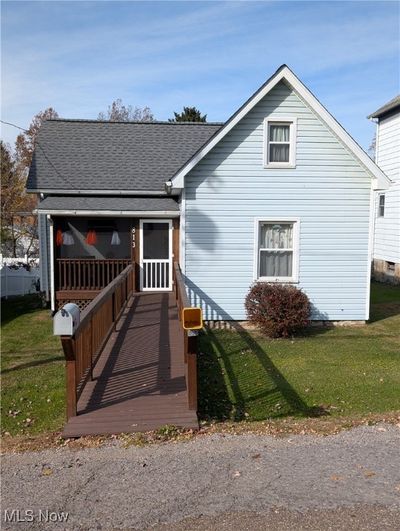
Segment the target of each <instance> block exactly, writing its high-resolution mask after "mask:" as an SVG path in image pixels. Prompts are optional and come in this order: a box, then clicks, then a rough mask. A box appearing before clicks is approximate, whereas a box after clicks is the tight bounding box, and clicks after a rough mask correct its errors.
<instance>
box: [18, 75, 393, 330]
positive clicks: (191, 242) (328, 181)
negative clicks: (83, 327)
mask: <svg viewBox="0 0 400 531" xmlns="http://www.w3.org/2000/svg"><path fill="white" fill-rule="evenodd" d="M39 141H40V143H41V145H42V146H43V149H44V150H45V152H46V156H47V158H46V157H44V156H43V153H42V152H41V151H39V150H38V151H37V153H36V154H35V157H34V161H33V165H32V168H31V173H30V177H29V181H28V189H29V191H31V192H34V193H39V194H41V197H42V201H41V203H40V204H39V207H38V212H39V214H40V226H41V252H42V255H41V263H42V289H43V290H44V291H45V292H46V293H47V297H48V299H49V300H50V301H51V302H52V307H53V309H55V308H56V307H57V306H58V305H60V304H61V303H63V302H65V301H66V300H77V301H79V303H80V304H83V303H82V301H84V300H86V299H87V300H89V299H90V298H93V296H94V295H95V294H96V293H98V290H99V289H101V288H102V287H103V284H104V282H105V281H104V274H103V273H102V271H103V270H104V271H106V267H109V264H110V263H111V262H112V263H114V264H117V265H118V263H119V262H118V261H121V264H122V265H121V266H120V267H122V266H123V264H124V263H128V262H132V261H133V262H134V263H135V264H136V271H137V289H138V290H148V291H154V290H157V291H160V290H170V289H172V283H173V276H172V269H173V267H172V262H173V261H176V262H179V263H180V266H181V269H182V272H183V273H184V276H185V278H186V282H187V286H188V290H189V293H190V296H191V298H192V301H193V302H195V303H196V304H198V305H201V306H202V308H203V310H204V318H205V319H206V320H210V321H214V320H245V319H246V314H245V309H244V300H245V297H246V294H247V292H248V290H249V287H250V285H251V284H252V283H253V282H255V281H259V282H279V283H291V284H294V285H296V286H298V287H299V288H301V289H303V290H304V291H305V292H306V293H307V295H308V296H309V298H310V300H311V302H312V306H313V319H315V320H331V321H364V320H366V319H368V318H369V285H370V273H371V257H372V241H373V233H372V227H373V223H372V217H373V214H372V209H371V205H372V199H373V195H374V193H375V191H376V190H385V189H387V188H388V186H389V183H390V180H389V179H388V177H387V176H386V175H385V174H384V173H383V171H382V170H380V169H379V168H378V167H377V166H376V164H375V163H374V162H373V161H372V160H371V159H370V158H369V157H368V155H367V154H366V153H365V152H364V151H363V150H362V149H361V148H360V146H359V145H358V144H357V143H356V142H355V141H354V140H353V139H352V138H351V137H350V135H349V134H348V133H347V132H346V131H345V130H344V129H343V128H342V127H341V126H340V124H339V123H338V122H337V121H336V120H335V119H334V118H333V117H332V116H331V115H330V114H329V112H328V111H327V110H326V109H325V108H324V107H323V106H322V105H321V103H320V102H319V101H318V100H317V99H316V98H315V96H314V95H313V94H312V93H311V92H310V91H309V90H308V89H307V88H306V87H305V86H304V84H303V83H302V82H301V81H300V80H299V79H298V78H297V77H296V76H295V75H294V73H293V72H292V71H291V70H290V69H289V68H288V67H287V66H285V65H283V66H281V67H280V68H279V69H278V70H277V71H276V72H275V74H274V75H273V76H272V77H271V78H270V79H268V80H267V82H266V83H265V84H264V85H263V86H262V87H261V88H260V89H259V90H257V92H256V93H255V94H253V95H252V96H251V97H250V98H249V100H248V101H246V102H245V103H244V104H243V106H242V107H240V109H238V110H237V111H236V112H235V113H234V114H233V116H232V117H231V118H230V119H229V120H228V121H227V122H226V123H224V124H199V123H197V124H190V123H187V124H184V123H180V124H173V123H172V124H171V123H160V122H153V123H140V124H139V123H110V122H108V123H107V122H106V123H104V122H98V121H92V122H90V121H68V120H55V121H49V122H46V123H45V125H44V126H43V128H42V130H41V132H40V137H39ZM49 160H51V161H52V165H50V164H49V162H48V161H49ZM53 166H54V167H53ZM54 168H57V172H56V171H55V169H54ZM89 231H92V232H91V234H92V236H93V234H94V235H95V236H94V239H93V238H92V236H89ZM71 238H72V239H71ZM90 238H92V240H91V239H90ZM118 242H119V243H118ZM82 263H83V264H84V266H82ZM107 263H108V265H107ZM79 264H80V265H79ZM95 264H100V265H95ZM82 267H85V268H86V269H85V271H86V270H87V271H89V272H88V274H87V279H86V280H85V281H83V273H82V271H83V269H82ZM96 267H97V268H100V269H96ZM118 267H119V266H118ZM74 268H75V269H74ZM117 270H118V268H117V269H116V270H115V271H117ZM96 271H100V273H96ZM78 273H79V275H78ZM96 275H97V276H96ZM102 275H103V276H102ZM105 276H106V280H107V278H109V277H107V274H106V275H105ZM77 279H78V280H77ZM88 279H89V280H88ZM93 279H94V280H93Z"/></svg>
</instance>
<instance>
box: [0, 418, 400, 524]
mask: <svg viewBox="0 0 400 531" xmlns="http://www.w3.org/2000/svg"><path fill="white" fill-rule="evenodd" d="M399 452H400V429H399V428H398V427H396V426H392V425H380V426H370V427H361V428H355V429H353V430H351V431H347V432H342V433H341V434H339V435H334V436H329V437H316V436H293V437H291V438H283V439H280V438H273V437H270V436H264V435H237V436H228V435H227V436H222V435H205V436H198V437H196V438H195V439H193V440H192V441H190V442H180V443H166V444H158V445H149V446H145V447H143V448H137V447H130V448H123V447H121V446H120V445H119V444H117V443H115V444H114V445H110V446H106V447H102V448H92V449H84V450H70V449H67V448H59V449H54V450H46V451H43V452H32V453H25V454H17V455H5V456H3V459H2V478H3V485H2V528H3V529H28V528H29V529H38V528H41V529H55V528H60V529H77V528H79V529H87V528H90V529H112V528H114V529H115V528H123V529H127V528H130V529H132V528H134V529H148V528H150V527H153V526H157V527H159V526H160V527H161V528H163V529H165V528H167V529H177V530H178V529H179V530H180V529H235V530H236V529H252V530H253V529H301V528H303V529H328V528H329V529H396V528H397V529H400V519H399V514H400V513H399V510H400V453H399ZM13 509H20V513H19V517H20V520H22V519H24V518H25V519H26V518H28V519H33V521H32V522H27V521H25V522H20V523H18V524H17V523H15V522H14V523H12V522H5V519H7V520H10V519H13V518H14V519H15V518H16V517H17V516H18V513H17V512H14V513H12V510H13ZM26 510H29V511H32V513H31V512H28V513H27V512H26ZM5 511H7V512H5ZM46 511H50V513H47V512H46ZM61 511H64V513H66V512H68V520H67V522H61V523H60V522H55V521H54V520H55V519H57V518H62V515H60V514H58V513H60V512H61ZM53 513H54V514H53ZM49 518H50V519H52V520H53V521H50V522H47V523H46V519H49ZM39 520H41V521H39ZM341 526H342V527H341Z"/></svg>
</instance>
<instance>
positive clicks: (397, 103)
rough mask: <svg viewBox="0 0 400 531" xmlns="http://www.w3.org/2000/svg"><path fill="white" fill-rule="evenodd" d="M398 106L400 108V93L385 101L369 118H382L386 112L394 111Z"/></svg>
mask: <svg viewBox="0 0 400 531" xmlns="http://www.w3.org/2000/svg"><path fill="white" fill-rule="evenodd" d="M397 107H399V108H400V94H398V95H397V96H395V97H394V98H393V99H392V100H390V101H388V102H387V103H385V105H382V107H379V109H378V110H377V111H375V112H374V113H373V114H370V115H369V116H368V118H380V117H381V116H383V115H384V114H387V113H388V112H390V111H394V110H395V109H396V108H397Z"/></svg>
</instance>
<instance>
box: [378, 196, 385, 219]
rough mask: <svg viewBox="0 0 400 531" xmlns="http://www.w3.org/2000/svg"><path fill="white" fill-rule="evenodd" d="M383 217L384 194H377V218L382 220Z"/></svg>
mask: <svg viewBox="0 0 400 531" xmlns="http://www.w3.org/2000/svg"><path fill="white" fill-rule="evenodd" d="M384 215H385V194H379V207H378V216H379V217H380V218H383V217H384Z"/></svg>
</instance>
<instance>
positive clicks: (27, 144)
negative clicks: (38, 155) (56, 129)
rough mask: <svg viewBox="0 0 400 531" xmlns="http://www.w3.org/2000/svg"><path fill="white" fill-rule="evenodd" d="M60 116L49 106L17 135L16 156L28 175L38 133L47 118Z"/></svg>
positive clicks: (19, 164)
mask: <svg viewBox="0 0 400 531" xmlns="http://www.w3.org/2000/svg"><path fill="white" fill-rule="evenodd" d="M54 118H59V116H58V113H57V111H56V110H55V109H53V107H48V108H47V109H45V110H44V111H40V112H38V113H37V114H36V115H35V116H34V117H33V119H32V122H31V124H30V126H29V129H28V130H27V131H25V132H24V133H21V134H19V135H18V136H17V140H16V141H15V158H16V161H17V164H18V166H20V168H21V170H22V171H23V172H24V173H25V174H26V175H27V174H28V171H29V167H30V165H31V162H32V156H33V151H34V149H35V144H36V139H37V135H38V133H39V130H40V127H41V125H42V123H43V122H44V121H45V120H51V119H54Z"/></svg>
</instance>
